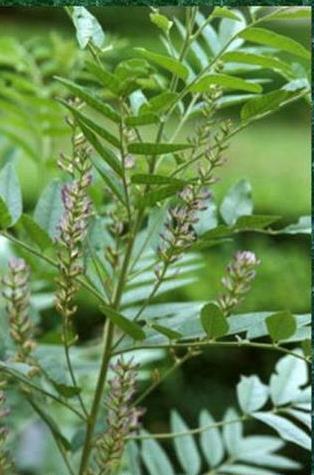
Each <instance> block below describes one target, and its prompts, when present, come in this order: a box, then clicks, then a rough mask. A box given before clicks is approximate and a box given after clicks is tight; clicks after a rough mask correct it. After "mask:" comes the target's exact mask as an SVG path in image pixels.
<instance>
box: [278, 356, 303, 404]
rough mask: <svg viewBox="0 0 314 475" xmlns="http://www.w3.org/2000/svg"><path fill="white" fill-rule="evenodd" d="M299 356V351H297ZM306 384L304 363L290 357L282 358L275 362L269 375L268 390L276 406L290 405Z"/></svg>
mask: <svg viewBox="0 0 314 475" xmlns="http://www.w3.org/2000/svg"><path fill="white" fill-rule="evenodd" d="M297 353H298V354H299V355H301V351H299V350H297ZM307 382H308V370H307V364H306V363H305V361H302V360H301V359H299V358H295V357H294V356H292V355H287V356H284V357H283V358H280V360H279V361H278V362H277V364H276V367H275V371H274V373H273V374H272V375H271V378H270V383H269V388H270V395H271V399H272V401H273V403H274V404H275V405H276V406H280V405H284V404H288V403H291V402H293V401H295V400H297V399H298V397H299V395H300V393H301V389H300V388H301V387H302V386H304V385H305V384H306V383H307Z"/></svg>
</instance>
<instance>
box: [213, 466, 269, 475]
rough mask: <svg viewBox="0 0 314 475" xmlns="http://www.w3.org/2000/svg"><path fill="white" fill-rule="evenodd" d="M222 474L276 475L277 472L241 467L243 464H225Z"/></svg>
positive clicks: (253, 467)
mask: <svg viewBox="0 0 314 475" xmlns="http://www.w3.org/2000/svg"><path fill="white" fill-rule="evenodd" d="M221 473H223V474H229V473H230V475H252V474H253V473H254V475H278V472H273V471H270V470H266V469H264V468H258V467H256V466H254V465H253V466H252V465H243V464H231V465H227V464H225V465H224V466H223V472H221Z"/></svg>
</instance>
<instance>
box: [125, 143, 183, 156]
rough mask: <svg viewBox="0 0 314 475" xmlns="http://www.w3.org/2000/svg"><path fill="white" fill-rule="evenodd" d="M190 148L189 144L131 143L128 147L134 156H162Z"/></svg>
mask: <svg viewBox="0 0 314 475" xmlns="http://www.w3.org/2000/svg"><path fill="white" fill-rule="evenodd" d="M188 148H191V145H190V144H175V143H169V144H168V143H131V144H130V145H129V147H128V150H129V152H130V153H134V154H136V155H163V154H165V153H173V152H178V151H180V150H186V149H188Z"/></svg>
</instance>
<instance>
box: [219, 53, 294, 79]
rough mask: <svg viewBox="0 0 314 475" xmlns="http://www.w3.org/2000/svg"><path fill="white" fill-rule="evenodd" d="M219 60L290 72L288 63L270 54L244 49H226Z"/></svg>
mask: <svg viewBox="0 0 314 475" xmlns="http://www.w3.org/2000/svg"><path fill="white" fill-rule="evenodd" d="M221 60H222V61H226V62H232V63H241V64H254V65H257V66H262V67H263V68H268V69H271V70H273V69H275V70H277V71H281V72H284V73H286V74H289V73H290V74H291V67H290V66H289V64H287V63H284V62H283V61H280V60H279V59H277V58H274V57H271V56H263V55H259V54H255V53H246V52H244V51H228V52H227V53H225V54H224V55H223V56H222V57H221Z"/></svg>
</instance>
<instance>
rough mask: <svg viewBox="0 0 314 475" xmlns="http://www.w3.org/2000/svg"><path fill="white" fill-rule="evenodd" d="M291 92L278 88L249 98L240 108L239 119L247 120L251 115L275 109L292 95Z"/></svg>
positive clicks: (255, 115)
mask: <svg viewBox="0 0 314 475" xmlns="http://www.w3.org/2000/svg"><path fill="white" fill-rule="evenodd" d="M292 95H293V94H292V93H291V92H289V91H284V90H283V89H279V90H278V91H271V92H269V93H267V94H263V95H262V96H260V97H254V98H253V99H250V100H249V101H248V102H246V104H244V106H243V107H242V109H241V119H242V120H243V121H247V120H249V119H252V118H253V117H258V116H260V115H262V114H265V113H267V112H271V111H275V110H277V109H279V107H280V106H281V105H282V104H284V102H285V101H286V100H287V99H289V98H290V97H292Z"/></svg>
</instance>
